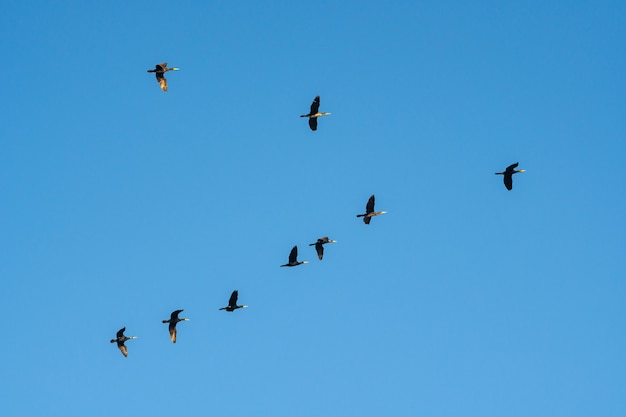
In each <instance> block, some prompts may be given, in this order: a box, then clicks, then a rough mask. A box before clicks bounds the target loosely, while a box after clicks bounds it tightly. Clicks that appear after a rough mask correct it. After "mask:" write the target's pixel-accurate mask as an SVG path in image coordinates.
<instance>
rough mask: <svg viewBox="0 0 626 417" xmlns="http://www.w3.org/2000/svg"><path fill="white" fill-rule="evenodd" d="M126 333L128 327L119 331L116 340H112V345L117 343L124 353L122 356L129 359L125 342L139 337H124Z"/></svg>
mask: <svg viewBox="0 0 626 417" xmlns="http://www.w3.org/2000/svg"><path fill="white" fill-rule="evenodd" d="M125 331H126V327H122V328H121V329H119V330H118V331H117V334H116V335H115V339H111V343H116V342H117V347H118V348H119V350H120V352H122V355H124V357H127V356H128V350H127V349H126V345H124V342H125V341H127V340H130V339H137V336H124V332H125Z"/></svg>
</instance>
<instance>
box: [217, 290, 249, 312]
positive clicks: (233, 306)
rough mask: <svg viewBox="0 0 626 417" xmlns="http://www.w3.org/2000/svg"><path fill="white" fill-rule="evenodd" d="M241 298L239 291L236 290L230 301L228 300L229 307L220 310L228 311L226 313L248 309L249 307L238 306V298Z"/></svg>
mask: <svg viewBox="0 0 626 417" xmlns="http://www.w3.org/2000/svg"><path fill="white" fill-rule="evenodd" d="M238 296H239V291H237V290H235V291H233V293H232V294H231V295H230V299H229V300H228V305H227V306H226V307H222V308H220V310H226V311H231V312H232V311H235V310H237V309H238V308H248V306H238V305H237V297H238Z"/></svg>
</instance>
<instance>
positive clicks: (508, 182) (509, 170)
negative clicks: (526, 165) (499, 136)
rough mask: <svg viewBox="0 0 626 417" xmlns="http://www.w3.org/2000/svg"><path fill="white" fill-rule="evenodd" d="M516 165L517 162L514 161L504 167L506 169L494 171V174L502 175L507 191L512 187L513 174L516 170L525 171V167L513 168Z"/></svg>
mask: <svg viewBox="0 0 626 417" xmlns="http://www.w3.org/2000/svg"><path fill="white" fill-rule="evenodd" d="M518 165H519V162H516V163H514V164H512V165H509V166H508V167H506V170H504V171H503V172H496V175H504V178H503V180H504V186H505V187H506V189H507V190H509V191H511V189H512V188H513V174H517V173H518V172H526V170H525V169H515V168H517V166H518Z"/></svg>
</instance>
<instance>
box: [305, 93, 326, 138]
mask: <svg viewBox="0 0 626 417" xmlns="http://www.w3.org/2000/svg"><path fill="white" fill-rule="evenodd" d="M319 109H320V96H317V97H315V98H314V99H313V103H311V110H310V111H309V114H302V115H300V117H308V118H309V127H310V128H311V130H317V118H318V117H323V116H328V115H329V114H330V113H328V112H324V113H320V111H319Z"/></svg>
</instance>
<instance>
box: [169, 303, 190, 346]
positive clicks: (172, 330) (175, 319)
mask: <svg viewBox="0 0 626 417" xmlns="http://www.w3.org/2000/svg"><path fill="white" fill-rule="evenodd" d="M182 311H183V310H176V311H173V312H172V314H171V315H170V319H169V320H163V323H169V324H170V326H169V330H170V339H172V343H176V323H178V322H179V321H189V319H188V318H185V317H182V318H178V315H179V314H180V313H181V312H182Z"/></svg>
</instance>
